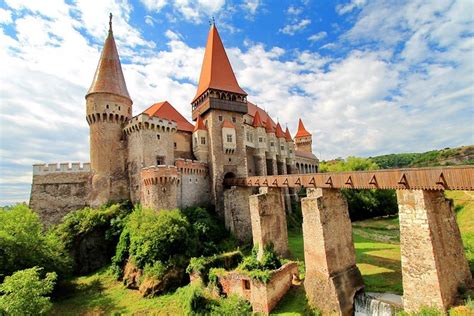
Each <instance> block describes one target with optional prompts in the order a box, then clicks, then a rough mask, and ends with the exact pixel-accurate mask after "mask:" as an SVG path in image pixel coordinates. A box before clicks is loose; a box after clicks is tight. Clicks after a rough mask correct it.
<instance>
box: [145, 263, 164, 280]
mask: <svg viewBox="0 0 474 316" xmlns="http://www.w3.org/2000/svg"><path fill="white" fill-rule="evenodd" d="M167 268H168V267H167V266H166V265H165V264H163V263H162V262H161V261H155V262H154V263H153V264H149V263H147V264H146V265H145V268H143V277H144V278H154V279H158V280H159V279H161V278H162V277H163V275H164V274H165V273H166V270H167Z"/></svg>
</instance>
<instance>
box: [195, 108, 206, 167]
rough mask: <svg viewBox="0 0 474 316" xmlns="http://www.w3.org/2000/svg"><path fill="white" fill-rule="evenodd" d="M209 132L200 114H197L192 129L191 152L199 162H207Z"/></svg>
mask: <svg viewBox="0 0 474 316" xmlns="http://www.w3.org/2000/svg"><path fill="white" fill-rule="evenodd" d="M208 143H209V134H208V132H207V127H206V125H204V122H203V120H202V118H201V116H198V118H197V122H196V126H195V127H194V131H193V153H194V156H195V157H196V158H197V160H199V161H200V162H207V159H208V154H209V147H208Z"/></svg>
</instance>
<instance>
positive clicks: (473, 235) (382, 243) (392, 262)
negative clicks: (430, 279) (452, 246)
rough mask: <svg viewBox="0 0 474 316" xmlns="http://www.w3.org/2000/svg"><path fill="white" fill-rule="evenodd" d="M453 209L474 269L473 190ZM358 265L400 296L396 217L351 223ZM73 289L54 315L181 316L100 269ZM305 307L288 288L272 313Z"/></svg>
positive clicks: (299, 247)
mask: <svg viewBox="0 0 474 316" xmlns="http://www.w3.org/2000/svg"><path fill="white" fill-rule="evenodd" d="M447 196H448V197H449V198H454V199H455V201H456V204H457V205H462V206H463V208H462V209H461V210H460V211H459V212H458V214H457V217H458V222H459V227H460V229H461V234H462V237H463V241H464V245H465V247H466V254H467V256H468V259H469V260H470V263H471V270H474V192H467V193H465V192H462V191H453V192H448V193H447ZM353 228H354V244H355V248H356V258H357V265H358V267H359V269H360V271H361V273H362V275H363V277H364V282H365V284H366V290H368V291H374V292H392V293H397V294H401V293H402V286H401V271H400V247H399V244H398V240H399V236H398V220H397V218H392V219H383V220H366V221H362V222H356V223H354V224H353ZM288 243H289V247H290V249H291V252H292V255H293V257H294V258H295V259H296V260H298V261H300V271H301V272H303V271H304V267H303V266H304V263H303V261H304V250H303V238H302V235H301V233H295V232H289V240H288ZM74 283H75V284H76V285H77V289H76V290H75V292H74V293H72V296H71V297H70V298H67V299H63V300H61V301H58V302H55V303H54V308H53V310H52V313H51V314H53V315H78V314H82V315H83V314H103V313H104V312H106V314H114V313H122V314H132V313H137V312H138V313H147V312H148V313H153V314H155V315H181V314H183V310H182V308H181V307H180V305H179V303H178V302H179V300H180V297H179V295H178V294H168V295H162V296H159V297H157V298H153V299H144V298H142V297H141V296H140V294H139V293H138V292H137V291H132V290H128V289H125V288H124V287H123V286H122V284H121V283H120V282H117V281H115V280H114V278H113V277H112V276H111V275H110V274H108V273H107V271H106V270H102V271H99V272H97V273H95V274H92V275H90V276H87V277H80V278H77V279H75V280H74ZM306 311H307V304H306V299H305V293H304V288H303V286H298V287H295V288H293V289H291V290H290V292H289V293H288V294H287V295H286V296H285V297H284V299H283V300H282V301H281V302H280V304H279V305H278V306H277V308H276V309H275V310H274V312H273V313H272V314H275V315H287V316H288V315H304V314H305V313H306Z"/></svg>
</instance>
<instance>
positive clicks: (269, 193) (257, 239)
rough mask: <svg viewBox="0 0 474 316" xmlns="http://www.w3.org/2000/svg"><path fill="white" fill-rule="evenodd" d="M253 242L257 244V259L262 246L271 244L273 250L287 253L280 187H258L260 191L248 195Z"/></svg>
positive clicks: (283, 253) (259, 256)
mask: <svg viewBox="0 0 474 316" xmlns="http://www.w3.org/2000/svg"><path fill="white" fill-rule="evenodd" d="M249 204H250V216H251V219H252V236H253V244H254V245H258V256H257V257H258V259H260V258H261V256H262V254H263V250H264V247H265V246H266V245H268V244H273V247H274V250H275V251H276V252H277V253H278V254H280V255H282V256H287V255H288V231H287V227H286V214H285V204H284V201H283V196H282V194H281V189H279V188H260V193H259V194H256V195H252V196H250V199H249Z"/></svg>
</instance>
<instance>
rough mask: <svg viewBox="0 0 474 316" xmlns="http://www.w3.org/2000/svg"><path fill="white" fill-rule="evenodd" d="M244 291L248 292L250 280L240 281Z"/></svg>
mask: <svg viewBox="0 0 474 316" xmlns="http://www.w3.org/2000/svg"><path fill="white" fill-rule="evenodd" d="M242 283H243V284H242V285H243V288H244V290H250V280H242Z"/></svg>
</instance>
